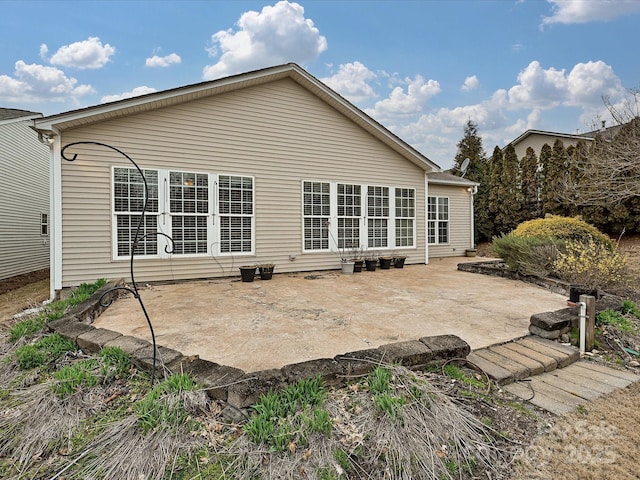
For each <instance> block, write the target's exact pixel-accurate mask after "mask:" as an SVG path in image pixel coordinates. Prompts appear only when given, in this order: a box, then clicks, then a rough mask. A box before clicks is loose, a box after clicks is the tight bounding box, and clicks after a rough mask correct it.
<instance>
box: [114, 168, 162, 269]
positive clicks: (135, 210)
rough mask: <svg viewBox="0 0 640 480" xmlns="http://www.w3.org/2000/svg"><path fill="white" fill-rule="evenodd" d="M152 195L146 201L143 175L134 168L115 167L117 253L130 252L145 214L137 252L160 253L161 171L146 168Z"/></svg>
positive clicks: (126, 253)
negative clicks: (159, 206) (159, 185)
mask: <svg viewBox="0 0 640 480" xmlns="http://www.w3.org/2000/svg"><path fill="white" fill-rule="evenodd" d="M144 176H145V178H146V180H147V186H148V189H149V192H148V193H149V197H148V201H147V208H146V211H145V213H144V215H142V210H143V207H144V204H145V200H147V199H146V198H145V189H144V182H143V179H142V175H140V172H138V170H137V169H135V168H124V167H115V168H114V169H113V211H114V217H115V218H114V221H115V232H114V233H115V250H116V256H118V257H123V256H128V255H130V254H131V245H132V242H133V240H134V238H135V234H136V231H137V229H138V225H139V223H140V219H141V216H142V224H140V231H139V234H138V244H137V247H136V252H135V253H136V255H157V253H158V238H157V235H156V233H157V232H158V171H157V170H144Z"/></svg>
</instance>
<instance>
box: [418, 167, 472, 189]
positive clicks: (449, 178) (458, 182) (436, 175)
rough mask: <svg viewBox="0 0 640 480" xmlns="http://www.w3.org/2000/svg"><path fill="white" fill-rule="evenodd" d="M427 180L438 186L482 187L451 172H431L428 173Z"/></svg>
mask: <svg viewBox="0 0 640 480" xmlns="http://www.w3.org/2000/svg"><path fill="white" fill-rule="evenodd" d="M427 178H428V179H429V183H433V184H437V185H455V186H460V187H472V186H474V185H480V184H479V183H477V182H473V181H471V180H467V179H466V178H462V177H458V176H457V175H454V174H452V173H450V172H449V171H446V172H429V173H427Z"/></svg>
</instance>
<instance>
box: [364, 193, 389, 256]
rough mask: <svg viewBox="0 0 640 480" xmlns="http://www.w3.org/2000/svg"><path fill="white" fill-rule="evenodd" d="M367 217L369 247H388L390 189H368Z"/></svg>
mask: <svg viewBox="0 0 640 480" xmlns="http://www.w3.org/2000/svg"><path fill="white" fill-rule="evenodd" d="M367 217H368V218H367V230H368V240H367V244H368V247H369V248H385V247H388V246H389V232H388V223H389V187H377V186H369V187H367Z"/></svg>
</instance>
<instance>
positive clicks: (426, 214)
mask: <svg viewBox="0 0 640 480" xmlns="http://www.w3.org/2000/svg"><path fill="white" fill-rule="evenodd" d="M428 209H429V176H428V175H427V172H424V263H425V265H428V264H429V212H428Z"/></svg>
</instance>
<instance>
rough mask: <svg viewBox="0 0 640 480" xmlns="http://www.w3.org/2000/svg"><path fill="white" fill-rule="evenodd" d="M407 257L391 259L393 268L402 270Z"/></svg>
mask: <svg viewBox="0 0 640 480" xmlns="http://www.w3.org/2000/svg"><path fill="white" fill-rule="evenodd" d="M406 259H407V257H393V266H394V267H396V268H404V261H405V260H406Z"/></svg>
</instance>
